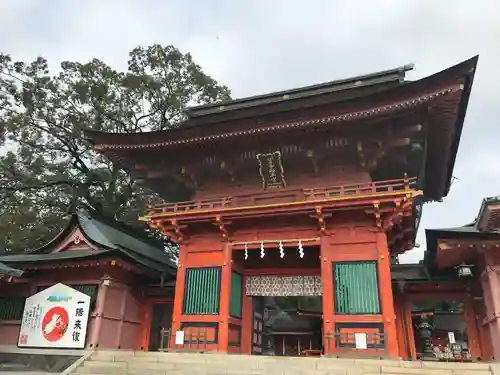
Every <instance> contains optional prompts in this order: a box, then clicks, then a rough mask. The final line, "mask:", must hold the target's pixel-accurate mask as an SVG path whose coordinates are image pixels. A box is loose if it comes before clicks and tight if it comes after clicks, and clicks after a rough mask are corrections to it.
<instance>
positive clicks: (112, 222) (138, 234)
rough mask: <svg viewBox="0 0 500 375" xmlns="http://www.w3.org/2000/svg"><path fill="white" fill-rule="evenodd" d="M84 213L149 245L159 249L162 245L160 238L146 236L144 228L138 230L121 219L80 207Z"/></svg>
mask: <svg viewBox="0 0 500 375" xmlns="http://www.w3.org/2000/svg"><path fill="white" fill-rule="evenodd" d="M81 211H83V212H84V213H86V214H87V215H88V216H89V217H90V218H91V219H93V220H96V221H98V222H100V223H101V224H104V225H107V226H110V227H112V228H114V229H116V230H118V231H120V232H122V233H124V234H126V235H129V236H131V237H134V238H136V239H137V240H141V241H143V242H145V243H148V244H149V245H151V246H154V247H158V248H159V249H160V246H161V247H163V245H162V244H160V240H157V239H155V238H154V237H150V236H148V234H147V233H148V232H146V231H145V230H140V229H138V228H134V227H133V226H131V225H129V224H126V223H124V222H123V221H119V220H116V219H111V218H109V217H106V216H104V215H102V214H101V213H99V212H98V211H96V210H85V209H82V210H81Z"/></svg>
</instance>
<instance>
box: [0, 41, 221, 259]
mask: <svg viewBox="0 0 500 375" xmlns="http://www.w3.org/2000/svg"><path fill="white" fill-rule="evenodd" d="M229 95H230V93H229V90H228V89H227V87H225V86H222V85H220V84H218V83H217V82H216V81H215V80H214V79H212V78H211V77H209V76H207V75H206V74H205V73H203V71H202V69H201V68H200V66H198V65H196V64H195V63H194V62H193V60H192V57H191V55H190V54H183V53H181V52H180V51H179V50H178V49H176V48H175V47H173V46H166V47H164V46H160V45H152V46H150V47H147V48H143V47H137V48H135V49H134V50H132V51H131V52H130V60H129V61H128V69H127V71H125V72H121V71H117V70H115V69H113V68H112V67H110V66H108V65H106V64H105V63H104V62H102V61H100V60H97V59H94V60H92V61H90V62H88V63H79V62H70V61H66V62H63V63H62V64H61V69H60V70H59V71H58V73H57V74H55V75H54V74H53V73H51V72H50V70H49V66H48V63H47V61H46V60H45V59H43V58H41V57H39V58H38V59H37V60H35V61H33V62H31V63H25V62H18V61H14V60H13V59H12V58H11V57H10V56H9V55H2V54H0V146H1V145H2V144H3V145H4V146H5V147H4V148H3V149H4V150H6V152H3V153H2V152H0V243H5V247H6V250H7V251H29V250H33V249H36V248H38V247H40V246H41V245H43V244H45V243H46V242H47V241H49V240H51V239H52V238H53V237H54V236H55V235H56V234H57V233H58V232H59V231H60V230H61V229H62V227H63V226H64V224H65V220H66V218H67V217H68V214H70V213H72V212H74V211H75V209H76V208H77V207H85V208H90V209H93V210H96V211H97V212H99V213H100V214H101V215H103V216H105V217H109V218H113V219H116V220H121V221H123V222H125V223H127V224H132V225H136V226H138V225H141V224H140V223H139V222H138V221H137V217H138V216H139V215H140V214H143V213H144V212H145V208H146V205H147V204H148V203H155V202H157V201H159V198H158V197H157V196H156V195H155V194H153V193H152V192H150V191H147V190H146V189H144V188H141V187H139V186H137V184H136V182H135V181H134V179H133V178H132V177H131V176H128V175H127V174H126V173H125V172H123V171H122V170H121V169H119V167H118V166H116V165H113V164H112V163H111V162H110V161H109V160H107V159H106V158H104V157H102V156H101V155H99V154H97V153H96V152H94V151H93V150H92V148H91V146H90V145H89V143H88V142H87V141H86V140H85V139H84V137H83V131H84V130H86V129H93V130H100V131H106V132H120V133H131V132H144V131H154V130H168V129H171V128H174V127H177V126H179V125H180V124H181V123H182V120H183V119H184V115H183V109H184V108H185V107H186V106H187V105H192V104H207V103H212V102H216V101H221V100H227V99H229ZM0 151H2V149H1V148H0Z"/></svg>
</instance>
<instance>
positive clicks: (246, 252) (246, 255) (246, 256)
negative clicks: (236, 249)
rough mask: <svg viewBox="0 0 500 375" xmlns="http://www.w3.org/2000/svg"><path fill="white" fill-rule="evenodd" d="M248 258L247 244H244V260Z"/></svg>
mask: <svg viewBox="0 0 500 375" xmlns="http://www.w3.org/2000/svg"><path fill="white" fill-rule="evenodd" d="M247 259H248V244H245V260H247Z"/></svg>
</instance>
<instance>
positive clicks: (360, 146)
mask: <svg viewBox="0 0 500 375" xmlns="http://www.w3.org/2000/svg"><path fill="white" fill-rule="evenodd" d="M356 151H357V152H358V157H359V161H360V164H361V166H362V167H366V157H365V152H364V150H363V143H362V142H358V143H357V144H356Z"/></svg>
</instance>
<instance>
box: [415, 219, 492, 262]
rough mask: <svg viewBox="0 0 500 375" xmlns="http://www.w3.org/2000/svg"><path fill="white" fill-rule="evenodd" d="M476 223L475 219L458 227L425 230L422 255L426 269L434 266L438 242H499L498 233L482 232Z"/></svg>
mask: <svg viewBox="0 0 500 375" xmlns="http://www.w3.org/2000/svg"><path fill="white" fill-rule="evenodd" d="M478 222H479V220H478V219H476V220H474V221H473V222H472V223H469V224H466V225H463V226H459V227H452V228H437V229H426V230H425V237H426V240H427V241H426V242H427V249H426V251H425V253H424V263H425V264H426V265H428V267H434V266H435V263H436V253H437V250H438V241H439V240H453V239H464V240H465V239H476V240H496V241H500V231H498V230H488V231H482V230H480V229H479V228H478Z"/></svg>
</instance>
